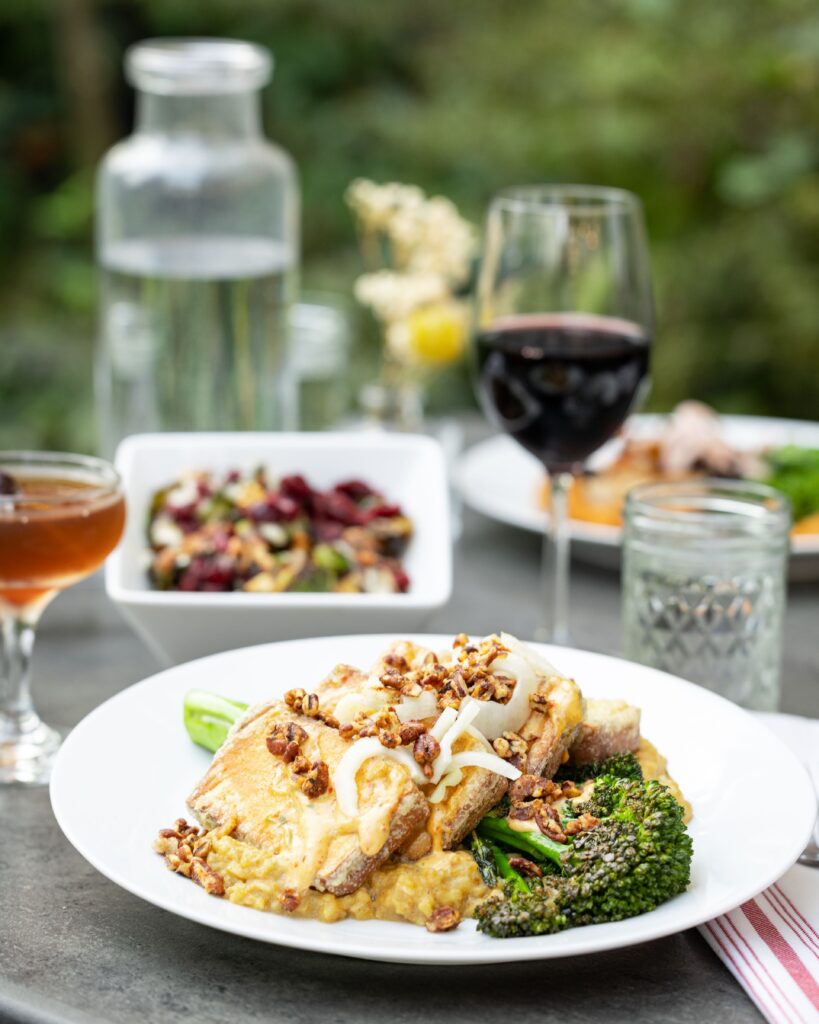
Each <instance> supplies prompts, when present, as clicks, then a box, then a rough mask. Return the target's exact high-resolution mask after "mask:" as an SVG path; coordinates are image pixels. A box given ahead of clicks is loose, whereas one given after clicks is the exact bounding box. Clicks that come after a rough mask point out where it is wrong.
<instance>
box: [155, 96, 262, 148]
mask: <svg viewBox="0 0 819 1024" xmlns="http://www.w3.org/2000/svg"><path fill="white" fill-rule="evenodd" d="M261 130H262V117H261V101H260V95H259V93H258V92H257V91H255V90H254V91H252V92H233V93H221V94H214V95H204V96H201V95H194V96H184V95H162V94H160V93H152V92H138V93H137V108H136V131H137V132H144V133H147V134H163V135H164V134H172V133H184V134H187V135H208V136H211V137H221V138H232V139H235V138H252V137H254V136H258V135H260V134H261Z"/></svg>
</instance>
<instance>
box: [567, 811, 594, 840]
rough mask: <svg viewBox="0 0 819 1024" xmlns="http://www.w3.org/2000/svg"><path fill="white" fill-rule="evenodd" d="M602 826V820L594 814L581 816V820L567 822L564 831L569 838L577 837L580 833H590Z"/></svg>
mask: <svg viewBox="0 0 819 1024" xmlns="http://www.w3.org/2000/svg"><path fill="white" fill-rule="evenodd" d="M599 824H600V819H599V818H595V816H594V815H593V814H581V815H580V817H579V818H575V819H574V820H573V821H568V822H566V827H565V829H564V831H565V833H566V835H567V836H576V835H578V833H580V832H588V831H589V829H590V828H594V826H595V825H599Z"/></svg>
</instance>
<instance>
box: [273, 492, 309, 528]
mask: <svg viewBox="0 0 819 1024" xmlns="http://www.w3.org/2000/svg"><path fill="white" fill-rule="evenodd" d="M267 507H268V508H269V509H270V511H271V512H272V513H273V514H274V517H275V518H276V519H277V520H280V521H282V522H290V520H291V519H295V518H296V517H297V516H298V515H299V514H300V513H301V506H300V505H299V503H298V502H297V501H296V500H295V499H293V498H290V497H288V496H287V495H286V494H275V493H274V494H268V496H267Z"/></svg>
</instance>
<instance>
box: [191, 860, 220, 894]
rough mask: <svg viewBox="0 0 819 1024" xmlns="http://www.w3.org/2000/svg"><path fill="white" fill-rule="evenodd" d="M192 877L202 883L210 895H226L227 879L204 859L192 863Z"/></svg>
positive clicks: (198, 883)
mask: <svg viewBox="0 0 819 1024" xmlns="http://www.w3.org/2000/svg"><path fill="white" fill-rule="evenodd" d="M190 877H191V879H192V880H193V881H194V882H196V884H197V885H201V886H202V888H203V889H204V890H205V892H206V893H208V895H210V896H224V895H225V880H224V879H223V878H222V876H221V875H220V874H219V872H218V871H214V870H213V868H212V867H210V865H208V864H206V863H205V862H204V861H203V860H198V859H197V860H195V861H193V863H192V865H191V875H190Z"/></svg>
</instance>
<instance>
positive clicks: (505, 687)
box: [495, 676, 515, 704]
mask: <svg viewBox="0 0 819 1024" xmlns="http://www.w3.org/2000/svg"><path fill="white" fill-rule="evenodd" d="M514 688H515V680H514V679H510V678H509V677H508V676H495V700H496V701H497V702H498V703H499V704H505V703H506V702H507V701H508V700H509V698H510V697H511V696H512V691H513V690H514Z"/></svg>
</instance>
